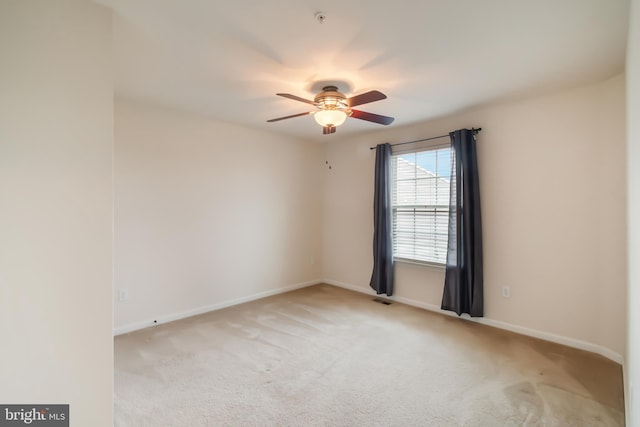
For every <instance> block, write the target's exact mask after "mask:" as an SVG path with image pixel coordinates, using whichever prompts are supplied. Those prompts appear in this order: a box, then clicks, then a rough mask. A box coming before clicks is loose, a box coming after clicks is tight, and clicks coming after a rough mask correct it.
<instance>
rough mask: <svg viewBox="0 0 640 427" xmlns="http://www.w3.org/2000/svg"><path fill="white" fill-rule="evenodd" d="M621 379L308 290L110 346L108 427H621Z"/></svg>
mask: <svg viewBox="0 0 640 427" xmlns="http://www.w3.org/2000/svg"><path fill="white" fill-rule="evenodd" d="M622 393H623V391H622V371H621V367H620V365H617V364H616V363H613V362H611V361H609V360H607V359H605V358H602V357H600V356H597V355H593V354H590V353H587V352H583V351H579V350H575V349H571V348H567V347H563V346H560V345H556V344H552V343H548V342H545V341H540V340H536V339H532V338H528V337H524V336H520V335H517V334H512V333H509V332H505V331H501V330H498V329H494V328H490V327H487V326H483V325H479V324H475V323H472V322H467V321H464V320H460V319H456V318H451V317H448V316H444V315H441V314H437V313H431V312H427V311H424V310H420V309H417V308H413V307H409V306H405V305H402V304H399V303H394V304H392V305H388V306H387V305H383V304H380V303H376V302H373V301H372V297H368V296H367V295H363V294H358V293H354V292H350V291H347V290H344V289H339V288H335V287H332V286H329V285H316V286H312V287H309V288H305V289H301V290H298V291H294V292H290V293H287V294H282V295H278V296H274V297H270V298H266V299H263V300H259V301H254V302H251V303H246V304H242V305H239V306H235V307H231V308H228V309H224V310H220V311H216V312H212V313H208V314H205V315H201V316H197V317H193V318H190V319H185V320H182V321H178V322H174V323H171V324H166V325H160V326H157V327H154V328H150V329H146V330H143V331H138V332H135V333H131V334H127V335H122V336H118V337H116V338H115V425H116V426H118V427H126V426H131V427H141V426H154V427H160V426H176V427H177V426H482V427H487V426H620V425H624V408H623V394H622Z"/></svg>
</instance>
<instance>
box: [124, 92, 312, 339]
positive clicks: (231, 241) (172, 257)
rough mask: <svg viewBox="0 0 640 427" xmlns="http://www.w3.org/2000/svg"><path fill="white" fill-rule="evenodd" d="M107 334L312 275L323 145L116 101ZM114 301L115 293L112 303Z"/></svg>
mask: <svg viewBox="0 0 640 427" xmlns="http://www.w3.org/2000/svg"><path fill="white" fill-rule="evenodd" d="M115 111H116V115H115V118H116V121H115V124H116V127H115V129H116V131H115V194H116V197H115V277H116V287H117V288H118V289H127V290H128V291H129V300H128V301H126V302H117V303H116V310H115V327H116V332H122V331H126V330H129V329H134V328H139V327H144V326H150V325H151V324H152V322H153V320H159V321H160V322H162V321H166V320H172V319H175V318H179V317H183V316H185V315H189V314H194V313H197V312H201V311H206V310H209V309H212V308H217V307H220V306H224V305H226V304H229V303H232V302H239V301H243V300H245V299H247V298H253V297H256V296H261V295H262V296H263V295H265V294H269V293H272V292H275V291H277V290H282V289H283V288H287V287H295V286H296V285H301V284H305V283H307V282H309V281H312V282H315V281H317V280H318V279H319V278H321V277H322V275H321V266H322V259H321V252H322V250H321V240H320V239H321V226H322V209H321V206H320V203H321V198H320V194H321V193H322V191H321V185H322V167H323V166H324V165H323V162H322V159H323V158H322V146H321V145H320V144H317V143H308V142H304V141H300V140H296V139H288V138H286V137H283V136H276V135H275V134H273V135H272V134H267V133H264V132H259V131H253V130H250V129H247V128H243V127H238V126H234V125H231V124H224V123H219V122H215V121H211V120H208V119H205V118H201V117H198V116H195V115H193V114H187V113H180V112H178V111H174V110H167V109H162V108H159V107H153V106H149V105H143V104H138V103H134V102H131V101H127V100H117V101H116V110H115ZM116 293H117V292H116Z"/></svg>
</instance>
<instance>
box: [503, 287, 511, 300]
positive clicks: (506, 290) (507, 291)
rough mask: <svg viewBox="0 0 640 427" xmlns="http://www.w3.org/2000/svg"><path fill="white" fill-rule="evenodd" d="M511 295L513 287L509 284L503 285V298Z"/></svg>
mask: <svg viewBox="0 0 640 427" xmlns="http://www.w3.org/2000/svg"><path fill="white" fill-rule="evenodd" d="M510 296H511V288H509V287H508V286H503V287H502V297H503V298H509V297H510Z"/></svg>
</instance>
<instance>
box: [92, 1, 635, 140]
mask: <svg viewBox="0 0 640 427" xmlns="http://www.w3.org/2000/svg"><path fill="white" fill-rule="evenodd" d="M96 1H97V2H99V3H102V4H105V5H107V6H110V7H112V8H113V10H114V50H115V86H116V95H118V96H125V97H130V98H134V99H142V100H146V101H151V102H154V103H159V104H162V105H167V106H172V107H175V108H179V109H185V110H189V111H193V112H196V113H199V114H204V115H207V116H209V117H212V118H215V119H218V120H223V121H227V122H232V123H237V124H240V125H243V126H249V127H253V128H258V129H265V130H270V131H275V132H281V133H284V134H289V135H293V136H296V137H300V138H305V139H318V140H326V139H327V138H335V137H336V136H337V135H342V136H344V135H348V134H353V133H355V132H369V131H371V130H375V129H377V128H382V126H381V125H377V124H374V123H369V122H365V121H361V120H357V119H348V120H347V122H346V123H345V124H344V125H342V126H340V127H339V128H338V132H337V133H336V134H334V135H328V136H323V135H321V128H320V126H318V125H317V124H316V123H315V122H314V120H313V118H312V117H311V116H306V117H298V118H293V119H290V120H284V121H280V122H276V123H266V122H265V121H266V120H267V119H270V118H275V117H280V116H286V115H291V114H296V113H301V112H304V111H308V110H309V108H308V107H309V106H308V105H306V104H304V103H301V102H296V101H292V100H289V99H285V98H281V97H277V96H275V93H276V92H287V93H291V94H294V95H297V96H301V97H304V98H313V96H314V90H315V89H317V88H318V86H320V84H319V83H318V82H323V81H328V82H339V88H340V89H341V90H342V91H343V92H345V94H346V95H348V96H351V95H357V94H360V93H363V92H366V91H368V90H372V89H377V90H380V91H381V92H383V93H385V94H386V95H387V96H388V99H386V100H383V101H378V102H375V103H371V104H366V105H362V106H360V107H358V109H361V110H364V111H369V112H372V113H377V114H383V115H389V116H393V117H395V118H396V120H395V122H394V123H393V124H392V125H390V126H392V127H397V126H402V125H406V124H410V123H414V122H418V121H423V120H426V119H430V118H435V117H438V116H442V115H445V114H449V113H453V112H456V111H460V110H463V109H466V108H469V107H472V106H476V105H480V104H484V103H488V102H493V101H498V100H503V99H511V98H516V97H522V96H530V95H532V94H537V93H544V92H549V91H553V90H558V89H561V88H565V87H573V86H577V85H581V84H585V83H589V82H593V81H599V80H604V79H606V78H608V77H611V76H613V75H615V74H617V73H620V72H622V71H623V69H624V59H625V49H626V36H627V20H628V19H627V13H628V8H629V1H628V0H397V1H378V0H375V1H373V0H339V1H338V0H228V1H222V0H96ZM318 11H322V12H324V13H325V14H326V16H327V19H326V21H325V22H324V23H323V24H320V23H318V22H317V21H316V20H315V18H314V15H315V13H316V12H318Z"/></svg>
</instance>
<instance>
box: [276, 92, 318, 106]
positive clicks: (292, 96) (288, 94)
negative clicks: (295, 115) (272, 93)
mask: <svg viewBox="0 0 640 427" xmlns="http://www.w3.org/2000/svg"><path fill="white" fill-rule="evenodd" d="M276 95H278V96H282V97H285V98H289V99H293V100H294V101H300V102H304V103H305V104H311V105H314V103H313V101H310V100H308V99H304V98H300V97H299V96H295V95H291V94H290V93H276Z"/></svg>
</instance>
